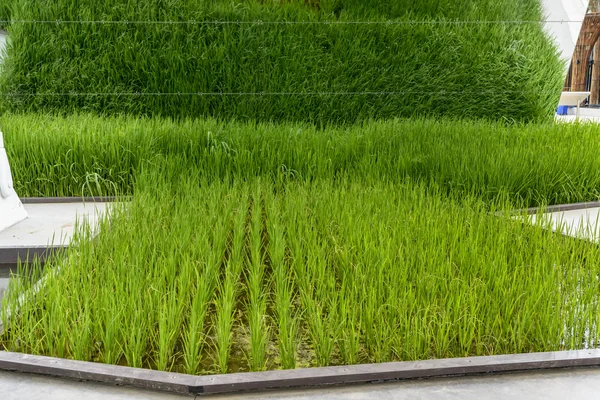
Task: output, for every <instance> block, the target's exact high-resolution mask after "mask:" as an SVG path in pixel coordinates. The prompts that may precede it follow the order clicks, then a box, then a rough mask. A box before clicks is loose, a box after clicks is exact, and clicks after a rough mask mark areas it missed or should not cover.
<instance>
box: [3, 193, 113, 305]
mask: <svg viewBox="0 0 600 400" xmlns="http://www.w3.org/2000/svg"><path fill="white" fill-rule="evenodd" d="M107 207H108V203H85V204H84V203H56V204H25V209H26V210H27V213H28V214H29V218H28V219H26V220H25V221H22V222H19V223H18V224H16V225H13V226H11V227H9V228H7V229H6V230H4V231H2V232H0V251H2V249H3V248H4V249H7V248H11V249H12V248H34V247H46V246H48V245H52V244H54V245H68V244H69V243H70V241H71V238H72V236H73V233H74V232H75V228H76V224H77V223H82V222H83V221H85V222H87V223H88V224H89V226H90V227H95V226H96V224H97V222H98V220H99V219H100V218H101V217H102V216H103V215H104V214H105V213H106V210H107ZM10 272H11V271H10V268H7V267H4V268H3V267H1V266H0V301H2V297H3V294H4V291H5V290H6V288H7V287H8V279H9V276H10Z"/></svg>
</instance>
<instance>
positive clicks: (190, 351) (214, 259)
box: [183, 191, 233, 374]
mask: <svg viewBox="0 0 600 400" xmlns="http://www.w3.org/2000/svg"><path fill="white" fill-rule="evenodd" d="M220 195H222V193H219V192H218V191H217V193H216V195H215V194H214V193H212V195H211V196H210V197H209V203H208V205H209V215H208V216H207V217H208V218H210V221H211V223H210V226H214V227H215V229H214V230H213V231H212V234H209V233H207V234H205V235H203V236H202V239H201V243H198V245H199V246H200V248H201V249H202V250H201V251H202V252H201V254H200V256H201V257H205V260H206V261H205V262H204V265H203V268H204V270H203V271H202V273H201V272H200V271H199V270H198V269H197V270H196V277H195V278H196V279H195V282H196V288H195V289H196V291H195V293H193V294H192V305H191V308H190V312H189V318H188V323H187V329H186V330H184V337H183V345H184V351H183V359H184V364H185V371H186V373H188V374H195V373H196V372H198V366H199V364H200V362H201V360H202V357H203V354H202V351H203V349H204V345H205V343H206V329H205V322H206V319H207V314H208V309H209V306H210V301H211V299H212V298H213V295H214V291H215V287H216V286H217V278H218V276H219V274H218V273H219V270H220V268H221V264H222V263H223V261H224V259H225V251H226V246H227V238H228V237H229V236H230V232H229V229H230V227H229V226H228V224H226V223H225V224H224V223H220V222H221V221H219V218H218V217H217V216H218V215H219V213H220V212H221V213H223V220H224V221H230V220H231V218H232V211H233V202H232V201H231V199H229V201H228V203H226V204H222V203H221V202H220ZM221 207H222V208H221ZM223 210H224V212H223Z"/></svg>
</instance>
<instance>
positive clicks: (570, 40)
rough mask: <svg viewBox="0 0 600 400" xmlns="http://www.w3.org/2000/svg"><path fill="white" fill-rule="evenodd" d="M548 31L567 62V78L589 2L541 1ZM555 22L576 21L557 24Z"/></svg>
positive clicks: (575, 0) (576, 0) (586, 0)
mask: <svg viewBox="0 0 600 400" xmlns="http://www.w3.org/2000/svg"><path fill="white" fill-rule="evenodd" d="M541 1H542V6H543V8H544V13H545V15H546V21H548V22H547V23H546V24H545V28H546V31H547V32H548V33H549V34H550V36H551V37H553V38H554V40H555V42H556V44H557V45H558V47H559V48H560V50H561V53H562V58H563V59H564V60H565V77H566V73H567V71H568V69H569V63H570V61H571V58H572V57H573V51H574V50H575V44H576V43H577V38H578V37H579V31H580V30H581V25H582V21H583V18H584V17H585V13H586V11H587V7H588V0H541ZM554 21H575V22H564V23H557V22H554Z"/></svg>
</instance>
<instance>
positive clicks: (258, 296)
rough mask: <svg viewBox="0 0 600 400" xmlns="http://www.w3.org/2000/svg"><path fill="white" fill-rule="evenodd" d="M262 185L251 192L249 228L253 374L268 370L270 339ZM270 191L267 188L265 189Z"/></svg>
mask: <svg viewBox="0 0 600 400" xmlns="http://www.w3.org/2000/svg"><path fill="white" fill-rule="evenodd" d="M262 189H263V187H262V185H261V182H260V180H259V181H257V182H256V183H255V184H254V187H253V188H252V211H251V216H250V226H249V246H250V252H249V254H248V260H247V265H248V271H247V278H246V282H247V291H248V304H247V309H248V325H249V329H250V357H249V364H250V370H251V371H263V370H264V369H265V368H266V367H267V365H266V364H267V361H266V356H267V345H268V344H269V339H270V332H269V330H270V327H269V325H268V324H267V294H268V292H269V287H268V285H266V284H265V281H266V277H265V255H264V245H263V236H262V235H263V213H262V211H263V208H262V201H263V199H262V193H261V192H262ZM266 189H267V190H268V189H269V188H268V187H267V188H266Z"/></svg>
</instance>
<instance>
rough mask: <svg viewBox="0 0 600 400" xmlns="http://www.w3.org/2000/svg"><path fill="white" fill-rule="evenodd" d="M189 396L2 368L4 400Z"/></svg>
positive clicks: (0, 382)
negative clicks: (61, 378)
mask: <svg viewBox="0 0 600 400" xmlns="http://www.w3.org/2000/svg"><path fill="white" fill-rule="evenodd" d="M191 398H193V397H190V396H179V395H173V394H169V393H161V392H151V391H146V390H140V389H134V388H128V387H119V386H108V385H102V384H98V383H90V382H78V381H71V380H60V379H54V378H47V377H43V376H38V375H28V374H22V373H18V372H4V371H0V399H2V400H28V399H36V400H42V399H43V400H122V399H131V400H142V399H144V400H146V399H147V400H162V399H164V400H182V399H183V400H185V399H191Z"/></svg>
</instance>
